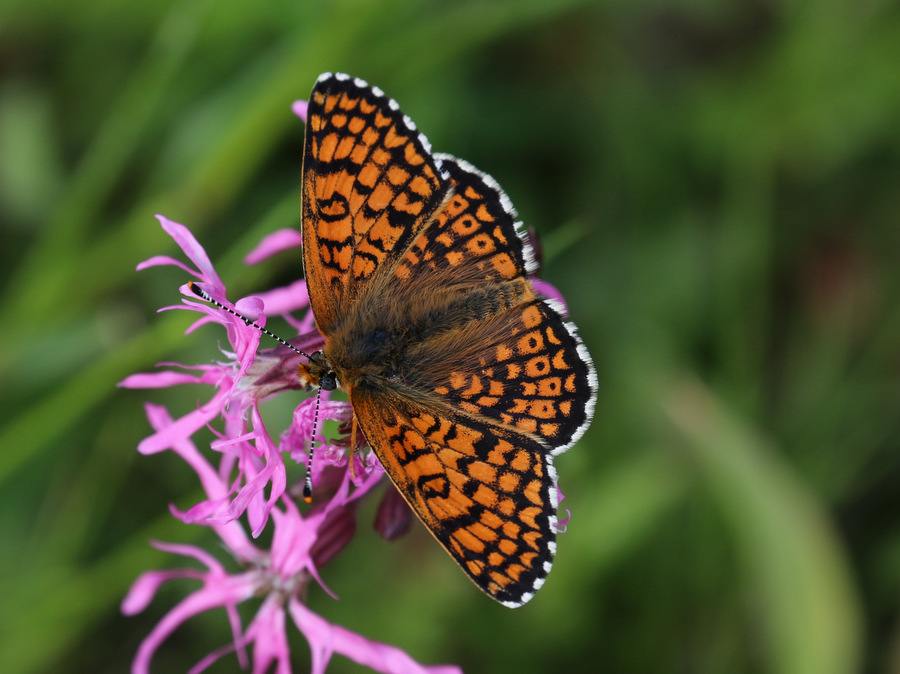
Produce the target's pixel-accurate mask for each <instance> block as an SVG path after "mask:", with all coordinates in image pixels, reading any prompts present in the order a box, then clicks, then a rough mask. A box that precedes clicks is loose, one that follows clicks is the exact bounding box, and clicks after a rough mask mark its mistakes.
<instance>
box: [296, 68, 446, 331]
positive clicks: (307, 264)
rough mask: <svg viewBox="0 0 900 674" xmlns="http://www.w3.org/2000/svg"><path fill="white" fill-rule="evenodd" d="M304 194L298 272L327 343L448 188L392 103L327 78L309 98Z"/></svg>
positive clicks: (375, 92) (362, 85) (349, 81)
mask: <svg viewBox="0 0 900 674" xmlns="http://www.w3.org/2000/svg"><path fill="white" fill-rule="evenodd" d="M302 189H303V209H302V211H303V215H302V218H303V222H302V226H303V245H304V253H303V255H304V268H305V272H306V278H307V283H308V287H309V294H310V300H311V302H312V308H313V312H314V313H315V315H316V322H317V324H318V325H319V328H320V329H321V330H322V332H323V333H325V334H326V335H327V334H329V333H330V331H331V329H332V327H333V325H334V322H335V320H336V319H337V317H338V316H340V315H341V313H342V311H343V309H344V308H345V307H346V306H347V305H348V304H349V303H351V302H352V301H353V300H354V299H355V298H356V297H357V296H358V295H359V292H360V290H361V288H362V287H364V286H365V284H366V282H367V281H368V279H370V278H371V277H372V275H373V274H374V273H375V272H376V270H377V269H378V268H379V267H381V266H382V265H387V266H393V264H392V261H393V260H396V259H397V258H398V257H399V256H400V255H402V254H403V253H404V251H405V250H406V249H407V248H408V247H409V245H410V242H411V241H412V239H413V238H414V237H415V236H416V233H417V232H418V231H419V230H420V229H421V228H422V227H423V226H424V225H425V224H426V223H427V222H428V221H429V219H430V218H431V216H432V214H433V213H434V212H435V210H437V209H438V208H439V206H440V205H441V203H442V202H443V200H444V196H445V194H446V192H447V190H448V189H449V186H448V182H447V180H446V178H445V177H444V176H443V175H442V174H441V171H440V169H439V168H438V166H437V164H436V163H435V160H434V159H433V158H432V156H431V148H430V145H429V143H428V140H427V139H426V138H425V136H424V135H422V134H421V133H419V132H418V131H417V130H416V127H415V124H413V122H412V120H410V119H409V117H407V116H406V115H404V114H403V113H402V112H401V111H400V109H399V106H398V105H397V103H396V102H395V101H393V100H392V99H389V98H387V97H386V96H385V95H384V93H383V92H382V91H381V90H380V89H378V88H377V87H372V86H369V85H368V84H367V83H366V82H364V81H363V80H360V79H358V78H351V77H349V76H347V75H342V74H336V75H335V74H331V73H325V74H324V75H322V76H320V77H319V79H318V81H317V82H316V84H315V86H314V87H313V90H312V93H311V94H310V99H309V107H308V111H307V130H306V138H305V143H304V151H303V186H302Z"/></svg>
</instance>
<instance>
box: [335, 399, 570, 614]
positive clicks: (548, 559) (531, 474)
mask: <svg viewBox="0 0 900 674" xmlns="http://www.w3.org/2000/svg"><path fill="white" fill-rule="evenodd" d="M351 401H352V402H353V405H354V409H355V410H357V412H356V414H357V416H358V418H359V421H360V425H361V426H362V427H363V429H365V432H366V436H367V438H368V441H369V443H370V444H371V446H372V449H373V450H374V451H375V453H376V455H377V456H378V458H379V459H380V460H381V463H382V465H383V466H384V468H385V471H387V473H388V475H389V476H390V477H391V480H392V481H393V482H394V484H395V485H396V486H397V488H398V489H399V490H400V493H401V494H402V495H403V497H404V498H405V499H406V501H407V502H408V503H409V505H410V506H411V507H412V509H413V510H414V511H415V513H416V515H418V517H419V518H420V519H421V520H422V522H423V523H424V524H425V525H426V526H427V528H428V530H429V531H431V533H432V534H433V535H434V537H435V538H436V539H437V540H438V541H439V542H440V543H441V545H443V546H444V548H445V549H446V550H447V552H449V553H450V555H451V556H452V557H453V558H454V559H455V560H456V562H457V563H458V564H459V566H460V567H461V568H462V569H463V570H464V571H465V572H466V574H467V575H468V576H469V577H470V578H471V579H472V581H473V582H474V583H475V584H476V585H477V586H478V587H479V588H481V590H483V591H484V592H485V593H487V594H488V595H490V596H492V597H493V598H494V599H496V600H497V601H499V602H501V603H503V604H505V605H507V606H511V607H514V606H519V605H521V604H523V603H525V602H526V601H528V600H529V599H530V598H531V597H532V595H533V594H534V592H535V591H536V590H537V589H538V588H539V587H540V586H541V584H543V581H544V578H545V577H546V575H547V572H548V571H549V570H550V567H551V565H552V560H553V555H554V554H555V552H556V542H555V541H556V508H557V495H556V474H555V472H554V470H553V466H552V464H551V462H550V461H549V454H548V453H547V451H546V448H545V447H544V446H543V445H542V444H541V443H540V442H539V441H537V440H535V439H534V438H529V437H525V436H522V435H520V434H517V433H515V432H511V431H506V430H503V429H498V428H496V427H494V426H492V425H489V424H485V423H484V421H483V420H479V419H477V418H474V417H471V416H468V415H465V414H459V413H456V412H453V411H451V410H450V409H448V408H446V407H443V406H438V407H437V408H434V407H432V406H428V405H425V406H419V405H416V404H415V403H413V402H412V401H411V400H410V399H409V398H398V397H396V396H395V395H393V394H388V393H385V392H382V393H380V394H373V393H372V392H369V391H361V390H354V391H353V392H352V393H351Z"/></svg>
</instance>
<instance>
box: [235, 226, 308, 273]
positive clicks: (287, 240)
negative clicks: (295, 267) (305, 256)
mask: <svg viewBox="0 0 900 674" xmlns="http://www.w3.org/2000/svg"><path fill="white" fill-rule="evenodd" d="M302 245H303V235H302V234H301V233H300V232H299V231H297V230H296V229H289V228H285V229H279V230H278V231H276V232H272V233H271V234H268V235H267V236H265V237H263V240H262V241H260V242H259V244H257V246H256V248H254V249H253V250H251V251H250V252H249V253H247V255H246V256H245V257H244V263H245V264H248V265H254V264H259V263H260V262H262V261H263V260H266V259H268V258H270V257H272V256H273V255H275V254H277V253H280V252H282V251H285V250H290V249H292V248H300V247H301V246H302ZM297 257H298V260H299V256H297Z"/></svg>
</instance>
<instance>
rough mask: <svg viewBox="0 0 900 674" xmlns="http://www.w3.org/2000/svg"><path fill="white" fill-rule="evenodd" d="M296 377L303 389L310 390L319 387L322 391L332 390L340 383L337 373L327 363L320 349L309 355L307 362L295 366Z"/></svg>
mask: <svg viewBox="0 0 900 674" xmlns="http://www.w3.org/2000/svg"><path fill="white" fill-rule="evenodd" d="M297 378H298V379H299V380H300V384H301V385H302V386H303V388H304V389H306V390H307V391H310V390H312V389H314V388H320V389H322V390H323V391H334V390H335V389H337V388H338V387H339V386H340V384H339V383H338V380H337V375H336V374H335V373H334V370H333V369H331V365H329V364H328V359H327V358H326V357H325V354H324V353H323V352H322V351H316V352H315V353H313V354H312V355H311V356H310V357H309V362H308V363H301V364H300V365H299V366H297Z"/></svg>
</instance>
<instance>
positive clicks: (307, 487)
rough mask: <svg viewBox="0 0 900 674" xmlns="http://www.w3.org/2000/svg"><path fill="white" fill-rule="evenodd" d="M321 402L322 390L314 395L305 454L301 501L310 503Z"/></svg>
mask: <svg viewBox="0 0 900 674" xmlns="http://www.w3.org/2000/svg"><path fill="white" fill-rule="evenodd" d="M321 400H322V389H319V391H318V393H316V411H315V414H313V427H312V436H311V437H310V439H309V450H308V451H307V453H306V480H304V482H303V500H304V501H305V502H306V503H312V491H313V487H312V462H313V450H314V449H315V447H316V431H317V430H318V427H319V402H320V401H321Z"/></svg>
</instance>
